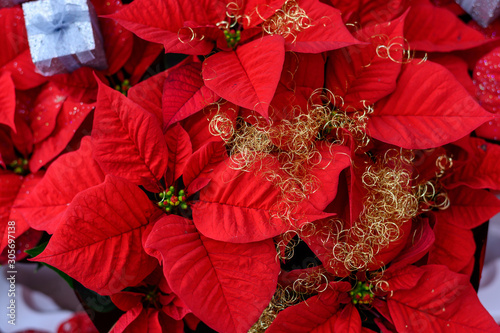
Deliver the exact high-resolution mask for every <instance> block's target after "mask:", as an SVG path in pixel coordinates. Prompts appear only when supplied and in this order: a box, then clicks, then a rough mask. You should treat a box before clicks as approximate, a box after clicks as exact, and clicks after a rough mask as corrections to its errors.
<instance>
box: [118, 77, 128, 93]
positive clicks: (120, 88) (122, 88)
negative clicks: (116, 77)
mask: <svg viewBox="0 0 500 333" xmlns="http://www.w3.org/2000/svg"><path fill="white" fill-rule="evenodd" d="M129 89H130V81H129V80H127V79H125V80H123V82H122V83H121V84H117V85H116V86H115V90H118V91H119V92H121V93H122V94H123V95H125V96H127V92H128V90H129Z"/></svg>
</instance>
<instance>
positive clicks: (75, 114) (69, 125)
mask: <svg viewBox="0 0 500 333" xmlns="http://www.w3.org/2000/svg"><path fill="white" fill-rule="evenodd" d="M92 110H94V105H93V104H83V103H81V102H76V101H73V100H66V101H65V102H64V104H63V107H62V110H61V111H60V112H59V114H58V116H57V120H56V126H55V129H54V132H52V133H51V135H50V136H49V137H48V138H47V139H45V140H43V141H41V142H39V143H37V144H35V148H34V151H33V155H31V158H30V163H29V166H30V171H31V172H37V171H38V170H40V168H41V167H42V166H44V165H45V164H47V163H48V162H50V161H52V160H53V159H54V158H55V157H56V156H57V155H59V154H60V153H61V152H62V151H63V150H64V148H66V146H67V145H68V143H70V141H71V139H72V138H73V136H74V135H75V132H76V130H77V129H78V128H79V127H80V125H81V124H82V123H83V121H84V120H85V119H86V117H87V116H88V114H89V113H90V112H91V111H92ZM88 134H90V133H88Z"/></svg>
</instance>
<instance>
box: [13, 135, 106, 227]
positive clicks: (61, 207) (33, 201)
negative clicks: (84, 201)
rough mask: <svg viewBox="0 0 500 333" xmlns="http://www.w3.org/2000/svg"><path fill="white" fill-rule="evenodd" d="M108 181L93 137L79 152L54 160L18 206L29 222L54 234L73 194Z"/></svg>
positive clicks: (85, 141) (82, 144) (83, 143)
mask: <svg viewBox="0 0 500 333" xmlns="http://www.w3.org/2000/svg"><path fill="white" fill-rule="evenodd" d="M103 181H104V173H103V172H102V170H101V168H100V167H99V165H98V164H97V162H96V161H95V160H94V158H93V157H92V147H91V142H90V137H85V138H84V139H83V140H82V143H81V147H80V149H79V150H77V151H75V152H71V153H68V154H64V155H62V156H61V157H59V158H58V159H57V160H56V161H55V162H54V163H52V164H51V165H50V167H49V169H48V170H47V173H46V174H45V176H44V177H43V179H42V180H41V181H40V182H39V183H38V185H37V186H36V187H35V189H34V190H33V191H32V192H31V193H30V195H29V196H28V198H27V199H26V200H25V201H24V202H23V203H22V204H21V205H20V206H18V207H17V209H18V211H20V212H21V214H22V215H23V216H24V217H25V218H26V220H27V222H28V224H29V225H30V226H31V227H32V228H35V229H38V230H44V231H47V232H48V233H49V234H53V233H54V232H55V230H56V229H57V227H58V225H59V223H60V222H61V218H62V216H63V214H64V212H65V211H66V209H67V208H68V206H69V204H70V203H71V201H72V200H73V198H74V197H75V196H76V195H77V194H78V193H80V192H81V191H84V190H86V189H87V188H90V187H92V186H95V185H99V184H100V183H102V182H103Z"/></svg>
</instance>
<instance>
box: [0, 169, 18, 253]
mask: <svg viewBox="0 0 500 333" xmlns="http://www.w3.org/2000/svg"><path fill="white" fill-rule="evenodd" d="M23 183H24V177H22V176H19V175H16V174H15V173H13V172H10V171H5V170H2V169H0V185H1V186H0V236H1V238H0V252H1V251H2V250H3V248H4V246H5V245H6V244H7V242H8V240H7V226H8V225H7V223H8V222H9V221H11V220H10V219H9V217H10V212H11V208H12V206H13V205H14V202H15V201H16V198H17V195H18V193H19V191H20V190H21V186H22V185H23ZM20 234H21V233H19V234H18V236H19V235H20Z"/></svg>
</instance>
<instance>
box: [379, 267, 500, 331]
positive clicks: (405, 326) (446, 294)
mask: <svg viewBox="0 0 500 333" xmlns="http://www.w3.org/2000/svg"><path fill="white" fill-rule="evenodd" d="M421 268H422V269H424V270H425V273H424V275H423V276H422V278H421V279H420V283H418V284H417V285H416V286H415V287H414V288H412V289H409V290H397V291H395V292H394V294H393V296H392V297H390V298H388V300H387V305H388V306H389V311H390V313H391V316H392V319H393V320H394V325H395V326H396V329H397V331H398V332H446V331H452V332H464V333H471V332H478V333H479V332H499V331H500V328H499V327H498V325H497V324H496V323H495V321H494V320H493V318H491V316H490V315H489V314H488V312H487V311H486V310H485V309H484V308H483V306H482V305H481V303H480V302H479V300H478V298H477V295H476V292H475V291H474V289H473V288H472V285H471V284H470V283H469V278H468V277H467V276H465V275H462V274H456V273H453V272H451V271H450V270H448V269H447V268H446V267H444V266H437V265H429V266H423V267H421Z"/></svg>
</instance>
